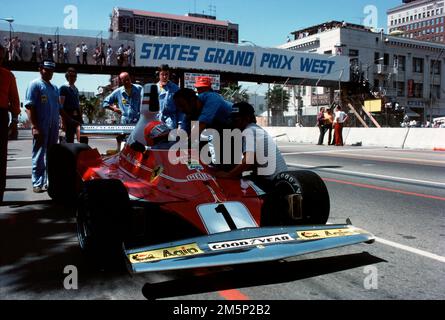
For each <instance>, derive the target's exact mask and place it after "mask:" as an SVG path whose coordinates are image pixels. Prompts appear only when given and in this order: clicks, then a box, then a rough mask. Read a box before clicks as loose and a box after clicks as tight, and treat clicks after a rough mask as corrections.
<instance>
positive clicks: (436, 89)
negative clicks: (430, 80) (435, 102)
mask: <svg viewBox="0 0 445 320" xmlns="http://www.w3.org/2000/svg"><path fill="white" fill-rule="evenodd" d="M432 90H433V91H432V92H431V95H432V97H433V98H436V99H440V91H441V90H440V86H438V85H433V88H432Z"/></svg>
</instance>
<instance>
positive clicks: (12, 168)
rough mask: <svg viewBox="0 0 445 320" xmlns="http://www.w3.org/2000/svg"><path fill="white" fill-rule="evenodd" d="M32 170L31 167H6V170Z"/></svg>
mask: <svg viewBox="0 0 445 320" xmlns="http://www.w3.org/2000/svg"><path fill="white" fill-rule="evenodd" d="M21 169H32V167H8V168H7V170H21Z"/></svg>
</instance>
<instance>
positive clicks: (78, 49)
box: [76, 45, 82, 64]
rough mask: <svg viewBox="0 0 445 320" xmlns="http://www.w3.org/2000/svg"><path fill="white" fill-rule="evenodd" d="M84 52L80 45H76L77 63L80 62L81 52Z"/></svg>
mask: <svg viewBox="0 0 445 320" xmlns="http://www.w3.org/2000/svg"><path fill="white" fill-rule="evenodd" d="M81 52H82V49H80V45H77V46H76V59H77V64H80V53H81Z"/></svg>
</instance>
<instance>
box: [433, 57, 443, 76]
mask: <svg viewBox="0 0 445 320" xmlns="http://www.w3.org/2000/svg"><path fill="white" fill-rule="evenodd" d="M441 68H442V64H441V61H438V60H431V72H432V73H433V74H437V75H440V71H441Z"/></svg>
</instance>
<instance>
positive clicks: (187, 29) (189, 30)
mask: <svg viewBox="0 0 445 320" xmlns="http://www.w3.org/2000/svg"><path fill="white" fill-rule="evenodd" d="M184 37H185V38H193V25H191V24H186V25H184Z"/></svg>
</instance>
